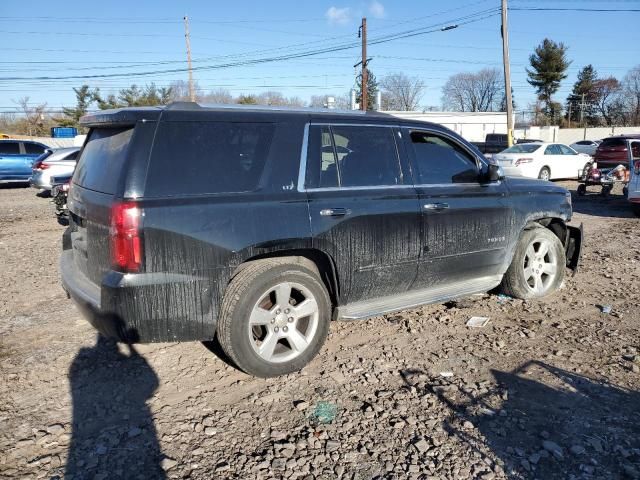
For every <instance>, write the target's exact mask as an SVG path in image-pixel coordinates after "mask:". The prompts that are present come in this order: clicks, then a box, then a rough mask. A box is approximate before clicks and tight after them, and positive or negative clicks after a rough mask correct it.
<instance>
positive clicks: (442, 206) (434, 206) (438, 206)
mask: <svg viewBox="0 0 640 480" xmlns="http://www.w3.org/2000/svg"><path fill="white" fill-rule="evenodd" d="M422 208H424V209H425V210H433V211H436V212H439V211H441V210H446V209H447V208H449V204H448V203H426V204H424V205H423V206H422Z"/></svg>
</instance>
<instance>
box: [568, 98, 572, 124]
mask: <svg viewBox="0 0 640 480" xmlns="http://www.w3.org/2000/svg"><path fill="white" fill-rule="evenodd" d="M572 105H573V102H572V101H571V100H569V117H567V118H568V119H569V127H568V128H571V107H572Z"/></svg>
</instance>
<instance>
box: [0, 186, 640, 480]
mask: <svg viewBox="0 0 640 480" xmlns="http://www.w3.org/2000/svg"><path fill="white" fill-rule="evenodd" d="M567 185H568V186H569V187H570V188H571V189H572V190H575V186H576V185H575V184H573V183H567ZM614 193H617V195H613V196H612V198H610V199H608V200H602V199H601V198H600V197H595V196H591V197H585V198H575V197H574V207H575V211H576V215H575V218H574V221H575V222H578V223H579V222H584V225H585V235H586V239H587V243H586V247H585V251H584V256H583V261H582V268H581V271H580V272H579V273H578V275H577V276H575V277H573V278H568V279H567V281H566V283H565V286H564V288H563V289H562V290H561V291H560V292H559V293H558V294H556V295H555V296H553V297H551V298H548V299H545V300H543V301H536V302H530V303H523V302H521V301H517V300H513V299H509V298H501V297H499V296H497V295H486V296H476V297H472V298H471V299H468V300H463V301H459V302H449V303H447V304H445V305H433V306H428V307H424V308H421V309H417V310H412V311H407V312H403V313H401V314H394V315H387V316H384V317H380V318H375V319H371V320H369V321H364V322H359V323H334V324H333V325H332V327H331V333H330V337H329V339H328V340H327V343H326V345H325V347H324V348H323V350H322V352H321V354H320V356H319V357H318V358H317V359H316V360H315V361H314V362H312V364H311V365H309V366H308V367H307V368H305V369H304V371H303V372H301V373H300V374H296V375H290V376H287V377H283V378H279V379H272V380H259V379H255V378H251V377H248V376H247V375H244V374H242V373H240V372H238V371H236V370H234V369H232V368H231V367H229V366H227V365H226V364H225V363H224V362H222V361H221V360H220V359H218V358H217V356H216V355H215V354H214V352H213V351H212V350H214V351H215V347H214V346H205V345H202V344H199V343H184V344H156V345H139V346H136V347H135V349H128V348H125V347H123V346H118V345H115V344H113V343H110V342H108V341H105V340H102V339H98V338H97V336H96V334H95V332H94V331H93V330H92V328H91V327H90V326H89V325H88V324H87V323H86V322H85V321H84V320H83V319H82V318H81V317H80V315H79V314H78V312H77V310H76V309H75V307H74V306H73V304H72V303H71V302H70V301H69V300H67V299H66V297H65V295H64V293H63V291H62V289H61V288H60V285H59V282H58V278H57V261H58V253H59V250H60V235H61V233H62V228H63V227H60V226H59V225H58V224H57V223H56V221H55V219H54V218H53V213H52V207H51V205H50V204H49V202H48V200H46V199H42V198H38V197H36V196H35V195H34V191H33V190H31V189H23V188H4V189H0V205H1V206H2V208H1V209H0V260H1V263H2V268H1V269H0V284H1V285H2V290H1V292H0V478H58V477H65V478H74V479H84V478H93V479H107V478H109V479H111V478H134V479H136V478H163V477H168V478H187V477H188V478H196V479H199V478H216V479H217V478H227V477H229V478H242V479H248V478H290V479H294V478H304V479H313V478H349V479H351V478H356V479H367V478H398V479H399V478H430V479H435V478H440V479H445V478H446V479H449V478H451V479H466V478H482V479H492V478H538V479H553V478H567V479H569V478H598V479H604V478H606V479H609V478H632V479H637V478H640V416H639V415H638V413H639V412H640V333H639V331H638V326H639V321H640V313H639V309H638V306H639V304H640V267H639V265H640V249H639V248H638V247H639V246H640V219H636V218H633V217H632V216H631V214H630V213H629V210H628V209H627V207H626V205H625V203H624V200H623V199H622V197H621V196H620V192H619V191H616V192H614ZM601 305H611V306H612V311H611V313H609V314H604V313H601V309H600V306H601ZM472 315H485V316H489V317H491V321H490V322H489V324H488V325H487V326H486V327H484V328H479V329H470V328H468V327H466V326H465V322H466V320H467V319H468V318H469V317H470V316H472ZM208 347H209V348H208Z"/></svg>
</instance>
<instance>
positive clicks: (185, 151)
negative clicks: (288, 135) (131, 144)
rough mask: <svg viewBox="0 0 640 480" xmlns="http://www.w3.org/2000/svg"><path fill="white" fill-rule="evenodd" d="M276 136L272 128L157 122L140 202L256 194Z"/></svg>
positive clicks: (232, 123) (210, 123) (232, 124)
mask: <svg viewBox="0 0 640 480" xmlns="http://www.w3.org/2000/svg"><path fill="white" fill-rule="evenodd" d="M274 131H275V125H274V124H272V123H249V122H162V123H161V124H160V126H159V127H158V131H157V132H156V137H155V143H154V146H153V152H152V156H151V162H150V165H149V171H148V173H147V185H146V188H145V196H151V197H164V196H181V195H198V194H210V193H235V192H248V191H253V190H256V189H258V187H259V185H260V180H261V179H262V174H263V171H264V166H265V163H266V160H267V157H268V155H269V150H270V148H271V142H272V139H273V135H274Z"/></svg>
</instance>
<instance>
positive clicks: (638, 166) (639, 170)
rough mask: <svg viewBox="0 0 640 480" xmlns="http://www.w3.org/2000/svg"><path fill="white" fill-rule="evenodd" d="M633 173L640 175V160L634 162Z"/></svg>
mask: <svg viewBox="0 0 640 480" xmlns="http://www.w3.org/2000/svg"><path fill="white" fill-rule="evenodd" d="M633 173H635V174H636V175H640V160H636V161H635V162H633Z"/></svg>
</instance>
